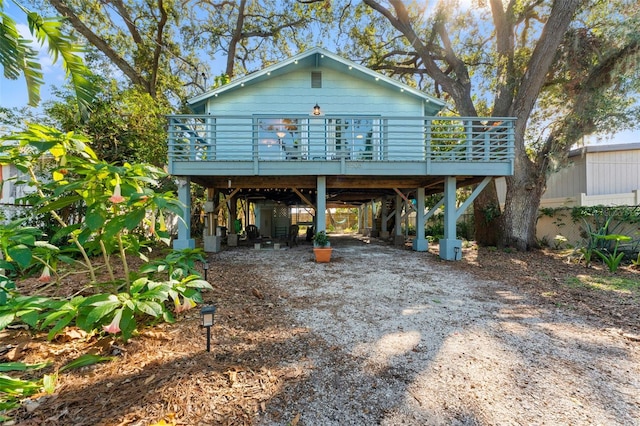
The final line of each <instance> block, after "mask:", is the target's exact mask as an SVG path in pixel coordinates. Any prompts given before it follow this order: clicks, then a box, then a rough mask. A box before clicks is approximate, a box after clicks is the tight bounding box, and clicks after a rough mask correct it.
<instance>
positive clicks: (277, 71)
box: [187, 47, 445, 112]
mask: <svg viewBox="0 0 640 426" xmlns="http://www.w3.org/2000/svg"><path fill="white" fill-rule="evenodd" d="M297 66H302V67H324V68H329V69H333V70H336V71H339V72H344V73H347V72H350V73H351V72H355V73H358V74H359V76H360V78H362V79H369V80H372V81H375V82H376V84H380V85H383V86H387V87H390V88H393V89H395V90H400V91H402V92H404V93H406V94H408V95H410V96H415V97H418V98H421V99H422V100H424V102H425V103H427V104H430V107H431V108H432V109H436V110H438V111H439V110H440V109H442V108H443V107H444V105H445V103H444V102H443V101H442V100H440V99H438V98H435V97H433V96H430V95H427V94H426V93H424V92H423V91H421V90H418V89H416V88H414V87H411V86H408V85H406V84H403V83H401V82H399V81H397V80H395V79H393V78H390V77H387V76H385V75H383V74H380V73H378V72H376V71H373V70H371V69H369V68H367V67H364V66H362V65H359V64H356V63H355V62H352V61H349V60H347V59H344V58H342V57H340V56H338V55H336V54H334V53H331V52H329V51H328V50H325V49H323V48H321V47H316V48H313V49H310V50H307V51H305V52H302V53H299V54H297V55H295V56H292V57H291V58H289V59H286V60H284V61H282V62H278V63H277V64H273V65H270V66H268V67H266V68H263V69H262V70H259V71H255V72H253V73H251V74H247V75H245V76H243V77H240V78H238V79H237V80H233V81H232V82H230V83H228V84H225V85H222V86H220V87H217V88H215V89H213V90H209V91H207V92H204V93H202V94H200V95H197V96H194V97H193V98H191V99H189V100H188V101H187V103H188V104H189V106H190V107H191V109H192V110H194V112H202V111H203V110H204V105H205V104H206V101H207V100H208V99H210V98H212V97H214V96H218V95H220V94H222V93H228V92H231V91H233V90H237V89H238V88H240V87H246V86H248V85H252V84H256V83H260V82H262V81H265V80H268V79H270V78H273V77H277V76H279V75H283V74H286V73H288V72H290V71H291V68H292V67H297Z"/></svg>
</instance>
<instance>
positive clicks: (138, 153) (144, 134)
mask: <svg viewBox="0 0 640 426" xmlns="http://www.w3.org/2000/svg"><path fill="white" fill-rule="evenodd" d="M104 90H105V92H106V93H104V94H103V96H101V98H100V99H99V100H97V101H95V102H94V103H93V109H92V112H91V115H90V116H89V117H88V118H87V119H84V120H81V119H80V116H79V114H78V110H77V106H76V105H75V104H74V103H73V102H72V98H70V97H69V96H65V97H64V99H63V101H62V102H56V103H53V104H50V105H49V106H48V107H47V113H48V114H49V115H50V116H51V117H53V118H54V119H55V120H56V121H57V122H58V123H59V124H60V126H61V128H62V129H64V130H65V131H74V132H78V133H82V134H84V135H87V136H88V137H89V138H91V140H92V141H93V143H92V147H93V149H94V151H95V152H96V155H97V156H98V157H99V158H101V159H102V160H103V161H105V162H107V163H110V164H118V165H122V164H125V163H151V164H154V165H156V166H162V165H163V164H164V163H165V162H166V158H167V143H166V141H167V133H166V119H165V115H166V114H169V113H170V112H171V109H170V108H169V107H168V105H166V104H165V103H163V102H162V101H159V100H157V99H154V98H152V97H151V96H150V95H149V94H148V93H146V92H144V91H141V90H138V89H126V90H121V89H119V88H118V87H116V86H114V87H112V88H110V89H109V88H107V89H104ZM62 96H64V94H62Z"/></svg>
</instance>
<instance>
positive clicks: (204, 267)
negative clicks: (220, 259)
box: [202, 262, 209, 281]
mask: <svg viewBox="0 0 640 426" xmlns="http://www.w3.org/2000/svg"><path fill="white" fill-rule="evenodd" d="M202 270H203V271H204V280H205V281H207V272H208V271H209V262H203V263H202Z"/></svg>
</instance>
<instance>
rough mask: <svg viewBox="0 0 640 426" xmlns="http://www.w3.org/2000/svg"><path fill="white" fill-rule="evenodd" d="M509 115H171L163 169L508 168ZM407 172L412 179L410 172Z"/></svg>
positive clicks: (451, 171) (393, 171) (279, 172)
mask: <svg viewBox="0 0 640 426" xmlns="http://www.w3.org/2000/svg"><path fill="white" fill-rule="evenodd" d="M513 121H514V120H513V119H512V118H496V117H491V118H483V117H474V118H465V117H384V116H362V115H351V116H348V115H340V116H309V115H287V116H282V115H278V116H270V115H250V116H232V115H219V116H214V115H173V116H170V117H169V128H168V133H169V172H170V173H171V174H173V175H176V176H189V177H191V178H192V180H193V181H194V182H199V183H203V184H207V181H211V182H214V181H217V180H218V179H216V178H220V177H252V176H253V177H256V176H261V177H276V176H277V177H296V176H297V177H312V176H329V177H330V176H334V177H341V176H342V177H345V178H349V177H361V178H364V179H365V180H366V179H367V178H371V179H382V178H385V177H393V178H394V179H398V178H403V177H406V178H411V177H413V178H419V177H438V176H474V177H484V176H507V175H511V174H513V162H514V137H513ZM408 180H411V179H408Z"/></svg>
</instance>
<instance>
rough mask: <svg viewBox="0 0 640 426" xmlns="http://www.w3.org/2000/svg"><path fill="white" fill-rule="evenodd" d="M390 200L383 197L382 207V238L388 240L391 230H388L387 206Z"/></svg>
mask: <svg viewBox="0 0 640 426" xmlns="http://www.w3.org/2000/svg"><path fill="white" fill-rule="evenodd" d="M388 200H389V198H388V197H387V196H384V197H382V207H381V208H380V217H381V218H382V221H381V222H380V238H382V239H383V240H386V239H388V238H389V230H388V228H387V221H388V220H389V208H388V207H389V206H387V202H388Z"/></svg>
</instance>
